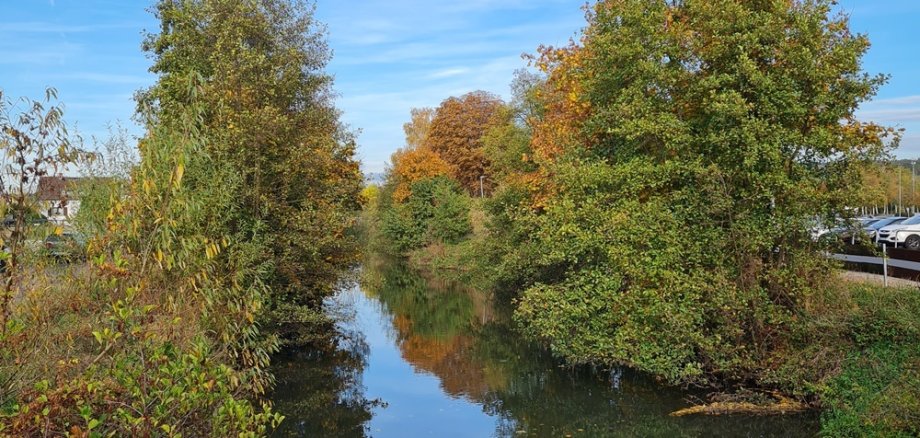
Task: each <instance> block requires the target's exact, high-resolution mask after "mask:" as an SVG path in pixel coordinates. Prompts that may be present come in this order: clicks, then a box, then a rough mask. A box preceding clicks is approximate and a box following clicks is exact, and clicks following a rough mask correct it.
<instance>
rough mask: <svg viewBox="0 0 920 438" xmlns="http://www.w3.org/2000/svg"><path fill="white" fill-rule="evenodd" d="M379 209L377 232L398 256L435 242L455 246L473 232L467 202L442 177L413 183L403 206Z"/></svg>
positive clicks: (387, 204) (388, 203) (453, 184)
mask: <svg viewBox="0 0 920 438" xmlns="http://www.w3.org/2000/svg"><path fill="white" fill-rule="evenodd" d="M381 193H382V196H387V195H388V194H389V193H391V192H389V191H383V192H381ZM381 205H382V206H383V207H382V209H381V211H380V215H381V220H380V227H381V230H380V231H381V233H382V235H383V236H384V237H386V238H387V239H388V240H389V241H390V242H392V244H393V245H394V248H395V249H396V250H397V251H398V252H400V253H405V252H408V251H411V250H413V249H418V248H421V247H423V246H425V245H428V244H431V243H436V242H442V243H457V242H459V241H460V240H461V239H463V238H464V237H466V236H467V235H468V234H469V233H470V232H471V231H472V226H471V224H470V207H469V198H468V197H467V196H466V195H465V194H464V193H463V192H462V189H461V188H460V186H459V185H458V184H457V183H456V182H454V181H453V180H451V179H449V178H447V177H444V176H439V177H434V178H428V179H423V180H419V181H416V182H415V183H413V184H412V186H411V191H410V194H409V197H408V198H407V199H406V200H405V201H404V202H402V203H393V202H392V200H386V201H385V202H383V203H382V204H381Z"/></svg>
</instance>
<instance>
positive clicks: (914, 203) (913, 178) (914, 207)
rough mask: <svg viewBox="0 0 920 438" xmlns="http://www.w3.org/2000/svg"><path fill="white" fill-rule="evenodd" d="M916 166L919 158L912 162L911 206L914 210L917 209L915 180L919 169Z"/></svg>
mask: <svg viewBox="0 0 920 438" xmlns="http://www.w3.org/2000/svg"><path fill="white" fill-rule="evenodd" d="M916 166H917V160H914V161H911V162H910V206H911V207H913V209H914V210H916V209H917V201H916V200H915V199H916V198H915V197H914V181H915V179H916V176H917V170H916V169H915V167H916Z"/></svg>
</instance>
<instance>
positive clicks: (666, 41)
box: [365, 0, 920, 436]
mask: <svg viewBox="0 0 920 438" xmlns="http://www.w3.org/2000/svg"><path fill="white" fill-rule="evenodd" d="M832 6H833V5H832V2H830V1H824V0H815V1H794V2H786V1H778V2H753V1H750V2H749V1H740V2H739V1H733V0H724V1H721V0H720V1H707V2H664V1H660V2H659V1H646V0H606V1H600V2H597V3H596V4H594V5H593V6H591V7H590V8H589V9H588V13H587V20H588V23H587V26H586V27H585V28H584V31H583V34H582V37H581V38H580V39H579V40H578V41H576V42H572V43H571V44H570V45H568V46H565V47H543V48H541V49H540V51H539V53H538V54H537V55H535V56H533V57H531V64H532V65H533V66H535V67H537V68H538V69H539V71H540V73H539V74H535V73H528V72H526V71H522V72H520V73H519V74H518V75H517V77H516V79H515V81H514V82H513V83H512V91H513V95H514V98H513V99H512V100H511V102H503V101H502V100H500V99H499V98H498V97H496V96H493V95H490V94H488V93H484V92H473V93H470V94H467V95H464V96H460V97H451V98H448V99H447V100H445V101H444V102H443V103H442V104H441V105H440V106H439V107H438V108H436V109H429V108H423V109H417V110H414V111H413V112H412V117H411V121H410V122H409V123H407V124H406V125H405V131H406V145H405V147H404V148H403V149H401V150H400V151H398V152H397V153H396V154H394V155H393V157H392V166H391V168H390V169H389V172H388V174H387V180H386V182H385V184H383V185H382V186H381V187H379V188H378V187H373V188H370V189H368V190H367V191H366V192H365V196H366V197H367V198H368V199H369V200H370V202H369V206H370V209H372V210H373V214H371V217H372V219H370V221H371V226H372V227H373V228H374V229H376V230H378V233H377V234H378V235H379V236H378V238H377V241H376V245H378V246H380V247H383V248H385V249H388V250H390V251H391V252H395V253H398V254H402V255H405V256H408V257H409V258H410V259H412V260H413V261H415V262H416V263H417V264H420V265H425V266H427V267H428V268H429V269H432V270H434V271H436V272H438V273H440V274H441V275H443V276H446V277H449V278H452V279H459V280H462V281H466V282H469V283H474V284H477V285H479V286H480V287H489V288H492V289H493V290H494V291H495V292H496V293H497V294H498V295H500V296H503V297H505V299H507V300H511V301H512V302H513V303H514V305H515V309H516V310H515V320H516V321H517V323H518V324H519V326H520V328H521V329H522V330H523V331H524V332H525V333H526V334H527V335H529V336H531V337H533V338H536V339H540V340H542V341H543V342H545V344H546V345H548V346H549V347H550V348H551V349H552V351H553V352H554V353H556V354H557V355H559V356H562V357H564V358H565V359H567V360H568V361H570V362H572V363H592V364H608V365H627V366H630V367H633V368H636V369H638V370H642V371H645V372H648V373H651V374H653V375H656V376H659V378H661V379H663V380H665V381H667V382H670V383H673V384H682V385H700V386H704V387H708V388H711V389H712V390H713V392H714V393H719V394H720V397H718V398H714V400H717V399H718V400H724V399H725V397H726V396H725V394H729V395H730V396H729V399H730V400H731V399H732V397H734V398H735V399H736V400H734V401H737V402H745V401H750V400H759V402H758V403H759V405H760V406H763V405H764V404H776V403H779V402H785V403H790V406H795V405H798V404H800V403H804V404H806V405H809V406H813V407H820V408H822V409H823V416H822V422H823V428H824V432H825V433H826V434H828V435H830V436H848V435H853V436H864V435H880V436H897V435H901V436H913V435H916V434H918V433H920V429H918V427H920V420H918V417H917V414H916V412H918V408H920V405H918V400H920V375H918V374H917V370H918V365H920V343H918V341H917V339H920V338H918V334H920V332H918V328H920V320H918V317H917V314H918V313H917V312H918V310H920V295H918V294H917V291H916V290H911V289H886V288H882V287H873V286H867V285H863V284H858V283H849V282H844V281H842V280H841V277H840V276H839V269H840V266H839V265H838V264H837V263H835V262H833V261H831V260H828V259H827V258H826V257H825V254H826V251H827V250H828V249H830V248H828V247H827V245H828V243H826V242H817V241H816V240H815V239H813V236H812V233H811V229H812V228H813V227H814V224H815V222H816V221H823V222H825V223H833V222H834V221H835V220H838V219H839V218H841V217H844V218H845V217H847V216H848V215H852V214H853V213H852V208H851V207H853V206H862V205H865V206H871V205H886V201H887V199H886V195H887V193H886V192H888V191H889V190H888V186H890V185H891V184H890V182H888V181H887V180H886V177H885V176H884V175H885V171H884V169H885V166H886V164H885V163H886V162H887V160H888V157H889V153H890V152H891V151H892V150H893V148H895V147H896V146H897V144H898V141H899V139H900V132H899V131H898V130H895V129H893V128H889V127H885V126H879V125H876V124H872V123H866V122H861V121H859V120H857V119H856V117H855V116H854V111H855V109H856V108H857V107H858V106H859V104H861V103H863V102H866V101H868V100H869V99H871V98H872V97H873V95H874V94H875V93H876V91H877V90H878V88H879V87H880V86H882V85H883V84H884V83H885V81H886V79H887V78H886V77H885V76H884V75H870V74H867V73H865V72H863V71H862V69H861V59H862V57H863V56H864V54H865V53H866V51H867V49H868V48H869V41H868V40H867V38H866V37H865V36H862V35H855V34H852V33H851V32H850V31H849V26H848V21H847V17H845V16H839V15H835V14H834V13H833V12H832ZM745 394H747V395H745ZM735 405H736V406H747V405H744V404H739V403H736V404H735ZM713 406H715V407H714V408H713V410H714V411H718V409H717V407H718V406H720V405H713ZM721 406H726V405H725V404H722V405H721ZM756 410H767V409H760V408H758V409H756ZM773 410H774V411H781V410H783V409H773Z"/></svg>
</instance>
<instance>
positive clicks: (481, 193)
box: [479, 175, 486, 198]
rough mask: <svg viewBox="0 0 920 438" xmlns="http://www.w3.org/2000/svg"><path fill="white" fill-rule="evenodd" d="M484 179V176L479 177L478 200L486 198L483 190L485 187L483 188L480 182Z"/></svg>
mask: <svg viewBox="0 0 920 438" xmlns="http://www.w3.org/2000/svg"><path fill="white" fill-rule="evenodd" d="M484 179H486V176H485V175H479V197H480V198H485V197H486V190H485V187H484V186H483V183H482V180H484Z"/></svg>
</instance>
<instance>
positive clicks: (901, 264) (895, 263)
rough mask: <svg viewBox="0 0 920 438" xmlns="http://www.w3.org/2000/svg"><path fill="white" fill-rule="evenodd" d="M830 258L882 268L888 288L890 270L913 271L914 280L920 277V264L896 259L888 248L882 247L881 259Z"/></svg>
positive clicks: (848, 256)
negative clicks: (889, 254)
mask: <svg viewBox="0 0 920 438" xmlns="http://www.w3.org/2000/svg"><path fill="white" fill-rule="evenodd" d="M829 257H830V258H832V259H835V260H840V261H842V262H845V263H856V264H861V265H875V266H882V275H883V277H884V281H885V286H886V287H887V286H888V276H889V272H888V268H889V267H892V268H897V269H903V270H906V271H912V272H913V273H914V274H915V275H913V277H914V278H913V279H915V280H916V279H917V278H918V277H920V262H915V261H911V260H903V259H895V258H891V257H889V256H888V246H887V245H882V256H881V257H872V256H862V255H852V254H830V255H829Z"/></svg>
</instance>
